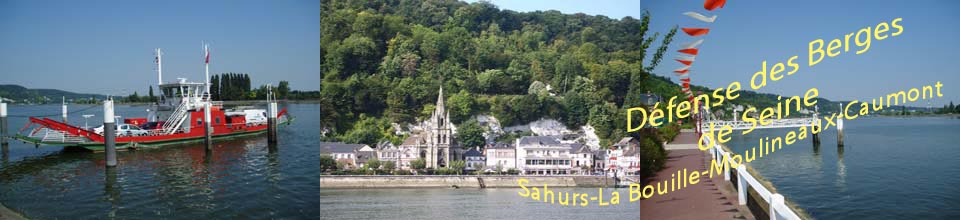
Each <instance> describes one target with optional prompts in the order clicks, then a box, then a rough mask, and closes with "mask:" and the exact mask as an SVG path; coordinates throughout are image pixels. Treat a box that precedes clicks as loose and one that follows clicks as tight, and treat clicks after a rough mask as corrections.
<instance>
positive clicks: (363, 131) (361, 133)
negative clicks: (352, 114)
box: [339, 115, 403, 146]
mask: <svg viewBox="0 0 960 220" xmlns="http://www.w3.org/2000/svg"><path fill="white" fill-rule="evenodd" d="M339 138H340V139H341V140H344V141H346V142H348V143H362V144H366V145H370V146H376V144H377V143H380V142H381V141H390V142H392V143H398V142H399V141H401V140H402V138H403V137H400V136H395V135H394V130H393V126H391V124H390V122H389V121H388V120H385V119H381V118H374V117H367V116H366V115H360V120H359V121H358V122H357V123H356V124H354V128H353V129H350V131H349V132H347V133H345V134H343V135H342V136H340V137H339Z"/></svg>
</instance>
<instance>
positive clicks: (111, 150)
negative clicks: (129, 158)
mask: <svg viewBox="0 0 960 220" xmlns="http://www.w3.org/2000/svg"><path fill="white" fill-rule="evenodd" d="M115 120H116V119H114V118H113V100H110V99H108V100H105V101H103V138H104V140H103V144H104V148H103V149H104V151H106V155H107V167H113V166H117V147H116V138H117V134H116V125H115V124H116V121H115Z"/></svg>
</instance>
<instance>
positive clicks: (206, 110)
mask: <svg viewBox="0 0 960 220" xmlns="http://www.w3.org/2000/svg"><path fill="white" fill-rule="evenodd" d="M210 107H211V105H210V101H207V102H205V103H204V106H203V133H204V134H205V135H204V136H205V139H204V140H205V141H206V149H207V150H210V149H211V145H213V141H212V140H211V139H210V138H211V137H210V136H211V135H212V134H213V128H211V127H210V126H211V125H210Z"/></svg>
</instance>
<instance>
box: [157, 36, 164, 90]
mask: <svg viewBox="0 0 960 220" xmlns="http://www.w3.org/2000/svg"><path fill="white" fill-rule="evenodd" d="M156 51H157V60H156V63H157V90H160V97H163V89H161V88H160V86H162V85H163V53H161V52H160V48H157V49H156ZM157 100H158V101H159V100H160V99H157Z"/></svg>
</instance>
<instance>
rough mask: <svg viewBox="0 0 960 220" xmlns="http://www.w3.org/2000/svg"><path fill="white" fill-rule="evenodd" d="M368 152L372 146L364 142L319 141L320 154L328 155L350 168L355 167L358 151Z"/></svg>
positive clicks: (356, 165)
mask: <svg viewBox="0 0 960 220" xmlns="http://www.w3.org/2000/svg"><path fill="white" fill-rule="evenodd" d="M361 150H362V151H363V152H369V151H372V150H373V148H370V146H367V145H366V144H345V143H342V142H320V155H330V156H331V157H333V159H334V160H336V161H337V162H342V163H345V164H347V166H349V167H351V168H356V167H358V166H360V165H358V164H357V159H358V158H357V154H358V152H360V151H361Z"/></svg>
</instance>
